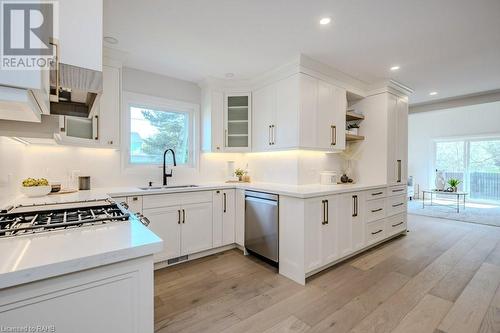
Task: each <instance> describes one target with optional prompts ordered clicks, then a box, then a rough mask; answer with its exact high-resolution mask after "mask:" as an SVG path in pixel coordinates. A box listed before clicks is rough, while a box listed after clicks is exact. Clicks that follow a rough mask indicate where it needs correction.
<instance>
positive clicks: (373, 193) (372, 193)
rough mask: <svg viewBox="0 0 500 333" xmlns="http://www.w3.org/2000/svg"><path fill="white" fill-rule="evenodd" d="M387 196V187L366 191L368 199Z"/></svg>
mask: <svg viewBox="0 0 500 333" xmlns="http://www.w3.org/2000/svg"><path fill="white" fill-rule="evenodd" d="M386 196H387V189H386V188H385V187H381V188H376V189H373V190H369V191H366V200H374V199H380V198H385V197H386Z"/></svg>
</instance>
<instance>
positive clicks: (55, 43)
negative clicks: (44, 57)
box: [49, 38, 61, 101]
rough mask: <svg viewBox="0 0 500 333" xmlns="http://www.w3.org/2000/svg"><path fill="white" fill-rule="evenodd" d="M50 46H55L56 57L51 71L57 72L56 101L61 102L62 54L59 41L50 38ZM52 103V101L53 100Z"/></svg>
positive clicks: (52, 61) (52, 62)
mask: <svg viewBox="0 0 500 333" xmlns="http://www.w3.org/2000/svg"><path fill="white" fill-rule="evenodd" d="M49 44H50V45H53V46H54V49H55V51H56V52H55V53H56V54H55V56H54V58H53V59H52V60H51V66H50V67H51V71H52V70H54V71H55V81H56V86H55V93H56V94H55V97H56V101H59V90H60V89H61V71H60V68H59V67H60V66H59V64H60V59H61V57H60V53H59V51H60V50H59V41H58V40H57V39H55V38H50V39H49ZM51 101H52V100H51Z"/></svg>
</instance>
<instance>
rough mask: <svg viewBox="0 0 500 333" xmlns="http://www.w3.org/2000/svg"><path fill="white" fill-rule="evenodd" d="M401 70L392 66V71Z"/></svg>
mask: <svg viewBox="0 0 500 333" xmlns="http://www.w3.org/2000/svg"><path fill="white" fill-rule="evenodd" d="M399 68H400V67H399V66H392V67H391V71H393V72H394V71H397V70H398V69H399Z"/></svg>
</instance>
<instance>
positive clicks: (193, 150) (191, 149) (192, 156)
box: [121, 91, 200, 171]
mask: <svg viewBox="0 0 500 333" xmlns="http://www.w3.org/2000/svg"><path fill="white" fill-rule="evenodd" d="M122 105H123V106H122V126H121V128H122V131H121V132H122V135H121V137H122V140H121V143H122V144H121V150H122V152H123V153H122V169H123V170H129V171H139V170H148V169H149V170H152V169H155V170H156V169H158V168H159V167H162V164H149V163H130V136H131V132H130V130H131V121H130V108H131V107H142V108H146V109H152V110H158V111H168V110H172V111H175V112H185V113H188V114H189V129H188V131H189V134H188V163H186V164H182V165H178V166H176V168H185V169H198V168H199V147H200V144H199V140H200V135H199V118H200V106H199V105H198V104H194V103H189V102H183V101H177V100H171V99H167V98H163V97H157V96H151V95H145V94H139V93H134V92H127V91H125V92H124V93H123V103H122Z"/></svg>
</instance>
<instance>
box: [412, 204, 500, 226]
mask: <svg viewBox="0 0 500 333" xmlns="http://www.w3.org/2000/svg"><path fill="white" fill-rule="evenodd" d="M428 203H429V204H430V201H427V200H426V201H425V208H422V200H411V201H408V213H409V214H415V215H425V216H432V217H439V218H443V219H450V220H459V221H465V222H470V223H478V224H487V225H493V226H497V227H500V206H496V205H490V204H479V203H472V202H466V205H465V209H464V208H463V205H462V203H461V204H460V213H457V211H456V204H454V203H455V202H453V201H448V200H437V199H435V200H434V204H435V205H433V206H428V205H427V204H428ZM442 205H447V206H442Z"/></svg>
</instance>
